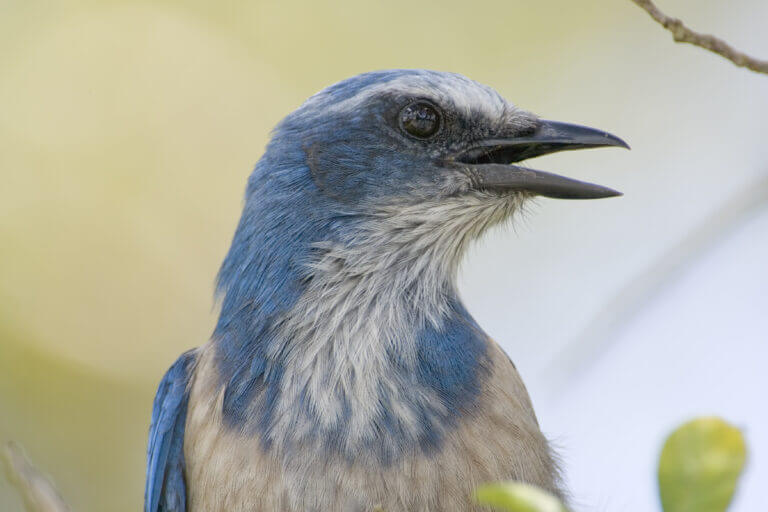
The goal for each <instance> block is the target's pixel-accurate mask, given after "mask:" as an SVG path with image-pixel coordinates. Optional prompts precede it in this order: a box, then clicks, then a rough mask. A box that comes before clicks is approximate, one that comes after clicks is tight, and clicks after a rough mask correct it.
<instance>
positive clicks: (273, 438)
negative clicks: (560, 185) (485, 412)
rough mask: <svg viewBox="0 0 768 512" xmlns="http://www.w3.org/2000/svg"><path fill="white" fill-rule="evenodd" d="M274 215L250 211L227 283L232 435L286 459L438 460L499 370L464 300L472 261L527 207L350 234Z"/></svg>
mask: <svg viewBox="0 0 768 512" xmlns="http://www.w3.org/2000/svg"><path fill="white" fill-rule="evenodd" d="M267 203H268V201H260V202H258V203H256V204H252V203H247V205H246V210H245V212H244V215H243V219H244V220H241V224H240V227H239V228H238V233H237V234H236V236H235V241H234V242H233V246H232V249H231V250H230V254H229V255H228V257H227V260H225V264H224V266H223V268H222V273H221V281H222V282H223V283H224V288H225V290H224V293H225V296H224V301H223V305H222V313H221V317H220V320H219V324H218V325H217V329H216V332H215V333H214V340H215V343H216V344H217V355H218V362H219V365H218V366H219V373H220V376H221V382H222V385H223V386H224V387H225V392H224V403H223V407H224V411H223V412H224V417H225V419H226V420H227V422H228V423H229V424H230V425H231V426H233V427H235V428H238V429H240V430H245V431H250V432H252V433H254V434H256V435H259V436H260V438H261V439H262V441H263V444H264V446H265V447H270V446H278V447H279V448H280V451H281V453H286V452H289V451H292V449H304V448H306V446H315V447H316V446H322V447H324V448H323V449H325V450H330V451H333V452H335V453H337V454H341V455H348V456H349V457H350V458H352V457H354V456H355V454H359V453H360V451H361V450H370V451H371V452H372V453H373V454H374V455H376V456H377V458H379V459H381V460H391V459H392V458H394V457H396V456H397V455H398V454H400V453H403V452H404V451H405V450H412V449H413V448H414V447H420V448H422V449H424V450H428V449H430V448H431V447H434V446H435V445H436V444H438V443H439V440H440V439H441V436H442V434H443V433H444V432H445V430H446V429H449V428H451V425H452V424H453V422H454V421H455V419H456V417H457V415H460V414H461V411H462V410H463V409H464V408H465V405H466V404H468V403H471V402H472V401H473V400H474V397H476V396H477V394H478V392H479V382H480V380H481V378H482V369H483V368H484V367H485V366H486V365H485V362H484V361H485V357H486V356H485V352H486V348H487V337H486V336H485V334H484V333H483V332H482V331H481V330H480V329H479V327H477V325H476V324H475V322H474V320H473V319H472V318H471V316H470V315H469V313H468V312H467V311H466V309H465V308H464V307H463V305H462V304H461V302H460V300H459V298H458V294H457V292H456V286H455V278H456V273H457V268H458V264H459V261H460V258H461V256H462V254H463V252H464V250H465V248H466V246H467V244H468V243H469V242H470V241H471V240H472V239H473V238H474V237H475V236H476V235H477V234H478V233H479V232H480V231H482V230H483V229H485V228H486V227H487V226H488V225H490V224H492V223H494V222H495V221H499V220H501V219H503V218H506V217H507V216H508V215H509V213H510V210H511V209H512V208H513V207H514V206H515V205H513V204H511V203H510V202H509V201H506V200H499V201H496V202H489V201H488V198H487V197H476V196H467V197H462V198H454V199H452V200H445V199H441V200H439V201H437V200H435V201H423V202H421V203H419V204H416V205H410V206H403V205H395V204H392V205H387V204H383V205H382V204H380V205H377V206H375V207H371V208H370V209H369V210H368V211H367V212H365V213H364V214H359V213H358V214H355V215H354V216H351V217H350V218H347V219H345V222H344V223H343V224H342V226H343V227H342V228H339V227H338V226H336V225H334V221H332V220H329V218H328V217H322V216H315V215H313V214H312V213H311V211H313V210H314V211H324V210H322V208H320V205H316V208H314V209H313V208H312V205H309V210H308V209H307V208H306V205H305V207H304V208H303V209H302V210H301V214H298V215H297V213H296V212H295V211H292V210H291V209H286V208H285V205H281V207H280V208H279V209H278V210H277V211H278V212H279V214H278V215H275V214H274V213H272V212H271V211H270V210H269V204H267ZM275 207H276V206H275ZM263 208H266V210H265V211H259V210H260V209H263ZM256 219H258V222H256ZM269 223H272V225H270V224H269ZM382 429H383V430H382Z"/></svg>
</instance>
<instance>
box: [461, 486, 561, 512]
mask: <svg viewBox="0 0 768 512" xmlns="http://www.w3.org/2000/svg"><path fill="white" fill-rule="evenodd" d="M475 500H476V501H477V502H478V503H479V504H481V505H490V506H492V507H495V508H498V509H500V510H504V511H506V512H566V509H565V507H564V506H563V504H562V503H561V502H560V500H558V499H557V498H556V497H555V496H553V495H551V494H549V493H548V492H546V491H544V490H542V489H539V488H538V487H535V486H533V485H528V484H523V483H519V482H501V483H497V484H488V485H482V486H480V487H478V488H477V490H476V491H475Z"/></svg>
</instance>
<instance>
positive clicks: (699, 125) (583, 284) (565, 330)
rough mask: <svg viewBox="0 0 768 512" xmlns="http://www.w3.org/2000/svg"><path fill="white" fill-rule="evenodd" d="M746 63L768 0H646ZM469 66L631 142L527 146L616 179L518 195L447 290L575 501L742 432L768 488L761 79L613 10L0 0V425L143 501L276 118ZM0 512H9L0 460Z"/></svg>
mask: <svg viewBox="0 0 768 512" xmlns="http://www.w3.org/2000/svg"><path fill="white" fill-rule="evenodd" d="M660 4H661V7H662V8H663V9H665V10H666V11H667V12H668V13H669V14H672V15H678V16H681V17H683V18H684V19H685V20H686V21H687V22H688V24H689V25H691V26H693V27H694V28H697V29H700V30H703V31H709V32H715V33H717V34H718V35H720V36H722V37H724V38H725V39H726V40H728V41H730V42H732V43H734V44H735V45H736V46H737V47H739V48H742V49H744V50H747V51H749V52H751V53H753V54H755V55H758V56H762V57H764V58H768V31H767V30H766V29H765V27H766V21H768V2H765V1H764V0H738V1H731V2H726V1H724V0H721V1H717V0H663V1H662V0H660ZM392 67H423V68H431V69H440V70H451V71H456V72H460V73H463V74H465V75H467V76H470V77H472V78H474V79H476V80H479V81H481V82H484V83H487V84H489V85H492V86H493V87H495V88H496V89H497V90H499V91H500V92H501V93H502V94H503V95H504V96H506V97H507V98H508V99H510V100H511V101H513V102H515V103H517V104H518V105H520V106H522V107H524V108H527V109H530V110H533V111H534V112H537V113H539V114H540V115H542V116H543V117H546V118H551V119H558V120H562V121H571V122H578V123H582V124H587V125H591V126H596V127H600V128H603V129H606V130H609V131H611V132H613V133H616V134H618V135H620V136H621V137H623V138H625V139H626V140H627V141H628V142H629V143H630V144H631V145H632V146H633V150H632V152H625V151H619V150H602V151H599V152H580V153H570V154H567V155H554V156H551V157H546V158H543V159H541V160H540V161H539V162H537V165H539V166H540V167H541V168H544V169H548V170H553V171H564V172H566V173H568V174H570V175H572V176H576V177H580V178H583V179H587V180H594V181H597V182H600V183H604V184H606V185H610V186H613V187H615V188H618V189H619V190H622V191H624V192H625V194H626V195H625V196H624V197H623V198H620V199H612V200H604V201H593V202H564V201H561V202H558V201H554V200H543V199H542V200H539V201H537V204H536V205H535V206H534V207H532V208H531V209H530V213H529V214H528V215H526V216H525V217H524V218H521V219H518V220H517V222H516V223H515V227H514V229H503V230H496V231H494V232H492V233H491V234H489V235H488V236H486V237H485V238H484V239H483V240H482V241H481V242H480V243H479V244H478V245H477V246H476V247H475V248H473V249H472V250H471V252H470V254H469V255H468V256H467V259H466V261H465V265H464V268H463V271H462V275H461V290H462V293H463V295H464V298H465V300H466V302H467V304H468V306H469V308H470V310H471V311H472V313H473V314H474V315H475V316H476V318H477V319H478V321H479V322H480V324H481V325H483V326H484V327H485V328H486V330H487V331H488V332H489V333H490V334H491V335H492V336H493V337H495V338H496V339H497V340H499V341H500V342H501V343H502V345H503V346H504V347H505V349H506V350H507V351H508V352H509V354H510V355H511V357H512V358H513V360H515V362H516V363H517V366H518V368H520V370H521V371H522V373H523V376H524V377H525V379H526V381H527V382H528V384H529V388H530V391H531V394H532V396H533V400H534V403H535V405H536V406H537V410H538V412H539V418H540V422H541V424H542V426H543V429H544V430H545V432H546V433H547V434H548V435H549V436H550V437H552V438H553V439H554V440H555V441H556V443H557V445H558V446H559V447H560V452H561V454H562V458H563V462H564V467H565V470H566V474H567V476H568V481H569V484H570V487H571V489H572V491H573V494H574V497H575V501H576V504H577V509H578V510H627V511H632V510H637V511H641V510H642V511H647V510H657V509H658V505H657V503H658V501H657V496H656V491H655V484H654V468H655V463H656V460H657V457H658V453H659V450H660V445H661V441H662V439H663V438H664V436H665V435H666V434H667V433H668V432H669V431H670V430H671V429H672V428H673V427H674V426H675V425H677V424H678V423H680V422H682V421H683V420H685V419H688V418H689V417H691V416H694V415H698V414H718V415H722V416H723V417H725V418H726V419H728V420H730V421H731V422H733V423H735V424H736V425H738V426H740V427H742V428H743V429H744V432H745V435H746V437H747V441H748V442H749V445H750V458H749V462H748V469H747V473H746V477H745V479H744V480H743V481H742V485H741V488H740V490H739V492H738V495H737V498H736V502H735V504H734V507H733V510H737V511H752V510H758V509H759V507H760V505H763V506H764V505H765V503H766V501H765V482H768V412H767V411H768V407H766V400H765V392H766V390H768V377H767V376H766V371H765V368H766V359H767V358H768V142H767V139H768V77H765V76H760V75H757V74H754V73H750V72H748V71H745V70H742V69H737V68H736V67H734V66H733V65H731V64H730V63H728V62H725V61H723V60H721V59H720V58H718V57H716V56H714V55H711V54H708V53H706V52H704V51H702V50H699V49H696V48H693V47H689V46H683V45H675V44H673V43H672V41H671V38H670V36H669V34H668V33H666V32H664V31H663V30H662V29H661V28H660V27H659V26H657V25H656V24H655V23H653V22H652V21H651V20H650V18H649V17H648V16H647V15H646V14H645V13H644V12H642V11H641V10H639V9H638V8H637V7H636V6H634V5H633V4H632V3H631V2H630V1H629V0H610V1H609V0H602V1H600V0H583V1H575V0H548V1H541V2H529V1H509V0H504V1H501V0H493V1H477V2H458V1H454V0H440V1H422V2H412V1H403V0H387V1H383V0H382V1H370V2H359V1H353V0H343V1H338V2H327V1H313V2H291V1H281V2H278V1H226V2H206V1H202V0H184V1H181V0H178V1H174V0H162V1H144V2H139V1H135V2H128V1H111V0H90V1H89V0H69V1H46V2H41V1H30V0H3V1H0V440H7V439H14V440H16V441H19V442H20V443H22V444H23V445H24V446H25V447H26V450H27V452H28V454H29V455H30V456H31V458H32V459H33V460H34V461H35V463H36V464H37V465H38V466H40V467H41V468H43V469H44V470H45V472H47V473H48V474H50V475H52V476H53V478H54V480H55V482H56V484H57V486H58V487H59V489H60V491H61V492H62V494H63V495H64V496H65V498H66V500H67V501H68V502H70V504H71V505H72V507H73V509H74V510H75V511H91V510H109V511H129V510H138V509H139V508H140V506H141V505H140V504H141V501H142V493H143V472H144V451H145V437H146V432H147V428H148V422H149V414H150V408H151V401H152V397H153V394H154V388H155V386H156V384H157V382H158V381H159V379H160V377H161V375H162V373H163V372H164V371H165V369H166V368H167V367H168V366H169V365H170V364H171V363H172V362H173V361H174V360H175V358H176V356H177V355H178V354H179V353H180V352H182V351H183V350H186V349H188V348H190V347H193V346H196V345H199V344H201V343H204V342H205V341H206V339H207V338H208V336H209V334H210V332H211V329H212V326H213V324H214V321H215V318H216V307H215V305H214V304H213V300H212V291H213V279H214V276H215V273H216V271H217V268H218V265H219V263H220V261H221V259H222V258H223V256H224V254H225V251H226V249H227V246H228V243H229V241H230V238H231V236H232V234H233V232H234V228H235V223H236V220H237V218H238V216H239V211H240V206H241V198H242V193H243V190H244V185H245V180H246V177H247V175H248V174H249V172H250V170H251V168H252V167H253V165H254V163H255V162H256V160H257V159H258V158H259V156H260V154H261V151H262V148H263V147H264V145H265V143H266V142H267V139H268V136H269V130H270V128H271V127H272V126H273V125H274V124H275V123H276V122H277V121H278V120H279V119H280V118H281V117H282V116H283V115H285V114H286V113H288V112H289V111H291V110H292V109H294V108H295V107H296V106H298V105H299V104H300V103H301V102H302V101H303V100H304V99H305V98H306V97H308V96H309V95H311V94H312V93H314V92H316V91H318V90H319V89H321V88H323V87H325V86H327V85H329V84H331V83H333V82H335V81H338V80H340V79H342V78H345V77H348V76H351V75H354V74H357V73H359V72H363V71H368V70H373V69H381V68H392ZM0 509H2V510H5V511H18V510H21V503H20V501H19V499H18V497H17V496H16V494H15V491H14V490H13V489H12V488H11V487H10V486H9V484H7V483H6V482H5V481H4V480H2V479H0Z"/></svg>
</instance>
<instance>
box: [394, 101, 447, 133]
mask: <svg viewBox="0 0 768 512" xmlns="http://www.w3.org/2000/svg"><path fill="white" fill-rule="evenodd" d="M400 126H401V128H402V129H403V130H405V132H406V133H408V134H409V135H412V136H414V137H417V138H419V139H428V138H429V137H431V136H433V135H434V134H435V133H437V130H438V129H440V114H439V113H438V111H437V109H436V108H435V107H433V106H432V105H430V104H429V103H426V102H424V101H417V102H415V103H411V104H410V105H408V106H407V107H405V108H404V109H403V110H401V111H400Z"/></svg>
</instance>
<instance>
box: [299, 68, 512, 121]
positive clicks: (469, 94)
mask: <svg viewBox="0 0 768 512" xmlns="http://www.w3.org/2000/svg"><path fill="white" fill-rule="evenodd" d="M387 92H393V93H398V94H402V95H405V96H414V97H422V98H426V99H431V100H432V101H434V102H435V103H436V104H438V105H440V104H442V105H445V103H446V100H447V101H448V102H449V103H450V107H452V108H454V109H456V110H457V111H458V113H459V114H461V115H464V116H469V115H471V114H472V113H481V114H483V115H485V116H487V117H489V118H491V119H498V118H499V117H501V116H502V115H503V114H504V112H505V110H507V108H508V107H511V106H510V105H508V104H507V102H506V101H505V100H504V98H502V97H501V96H500V95H499V94H498V93H496V92H495V91H494V90H493V89H491V88H489V87H486V86H484V85H482V84H479V83H477V82H475V81H473V80H470V79H468V78H465V77H462V76H460V75H452V74H440V73H434V74H423V75H422V74H408V75H403V76H398V77H396V78H393V79H391V80H387V81H384V82H381V83H378V84H374V85H371V86H368V87H365V88H363V89H362V90H360V91H359V92H357V94H355V95H353V96H350V97H349V98H345V99H343V100H341V101H336V102H333V101H332V99H331V98H330V97H329V93H328V91H327V89H326V90H323V91H321V92H319V93H317V94H315V95H313V96H311V97H310V98H309V99H308V100H307V101H306V102H305V103H304V105H303V106H302V107H303V108H304V107H307V108H310V109H314V108H318V109H320V108H322V109H323V110H324V111H326V112H328V111H331V112H343V111H353V110H355V109H357V108H359V107H360V105H362V104H363V103H365V101H366V100H368V99H370V98H371V97H373V96H377V95H379V94H383V93H387Z"/></svg>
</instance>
